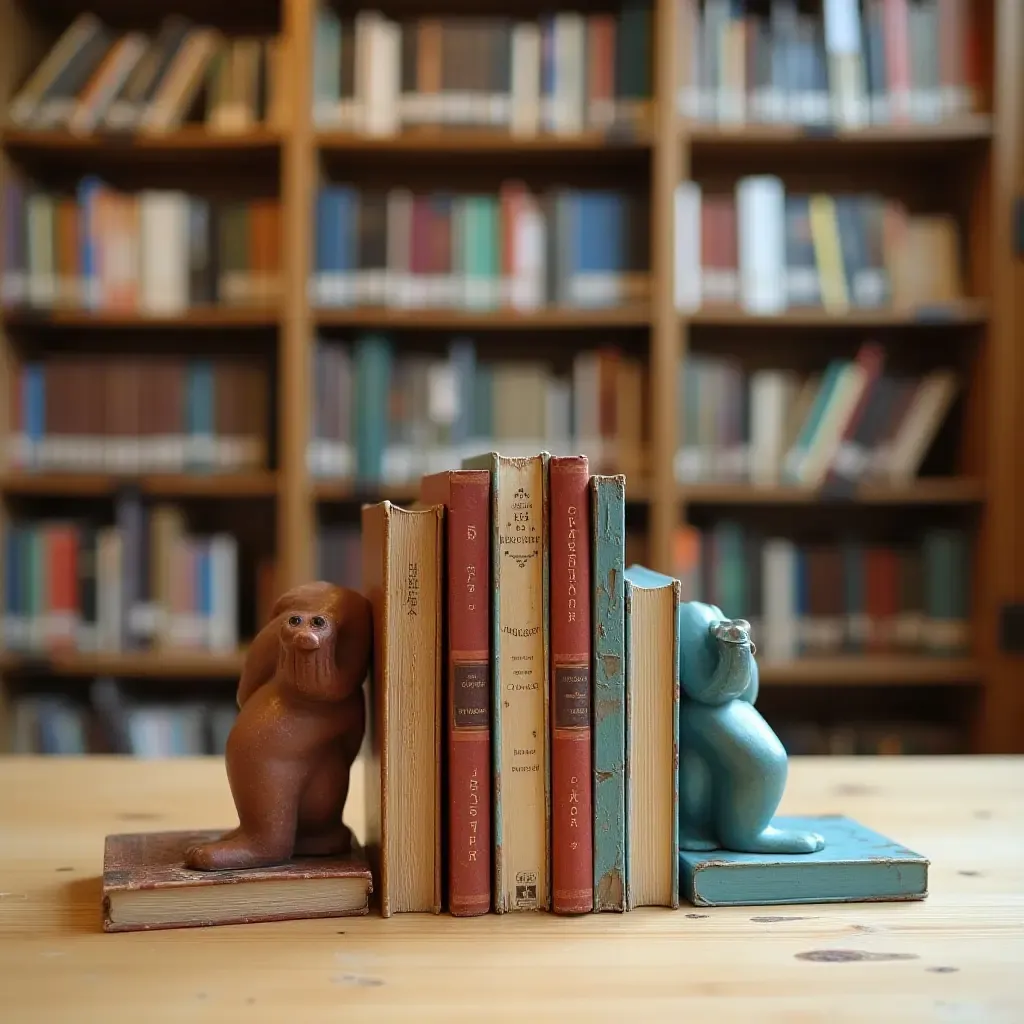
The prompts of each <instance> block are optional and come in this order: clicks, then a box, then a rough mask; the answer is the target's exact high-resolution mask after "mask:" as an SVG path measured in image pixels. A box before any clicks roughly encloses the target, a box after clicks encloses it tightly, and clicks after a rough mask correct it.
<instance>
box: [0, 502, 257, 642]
mask: <svg viewBox="0 0 1024 1024" xmlns="http://www.w3.org/2000/svg"><path fill="white" fill-rule="evenodd" d="M4 551H5V588H4V590H5V593H4V615H3V627H4V643H5V646H6V647H7V648H9V649H10V650H12V651H16V652H20V653H26V654H36V653H38V654H46V653H49V652H54V651H60V650H71V651H76V650H77V651H86V652H90V651H91V652H121V651H127V650H132V649H154V650H203V651H210V652H215V653H231V652H233V651H235V650H236V649H237V647H238V638H239V608H238V587H239V584H238V542H237V540H236V539H235V538H234V537H233V536H231V535H229V534H226V533H216V534H211V535H195V534H190V533H188V532H187V530H186V524H185V521H184V517H183V514H182V512H181V511H180V510H179V509H177V508H175V507H173V506H165V505H158V506H156V507H154V508H152V509H151V510H146V509H144V508H143V507H142V505H141V503H140V502H139V501H138V500H137V499H136V498H134V497H132V496H130V495H126V496H123V497H119V498H118V499H117V501H116V503H115V514H114V523H113V525H97V524H93V523H90V522H87V521H85V520H80V519H76V520H67V519H53V520H40V521H38V522H20V521H14V522H10V523H8V524H7V526H6V539H5V545H4Z"/></svg>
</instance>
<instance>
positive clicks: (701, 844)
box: [679, 834, 721, 853]
mask: <svg viewBox="0 0 1024 1024" xmlns="http://www.w3.org/2000/svg"><path fill="white" fill-rule="evenodd" d="M679 849H680V850H689V851H691V852H692V853H707V852H708V851H709V850H720V849H721V847H720V846H719V845H718V843H717V842H716V841H715V840H714V839H706V838H704V836H696V835H682V834H680V836H679Z"/></svg>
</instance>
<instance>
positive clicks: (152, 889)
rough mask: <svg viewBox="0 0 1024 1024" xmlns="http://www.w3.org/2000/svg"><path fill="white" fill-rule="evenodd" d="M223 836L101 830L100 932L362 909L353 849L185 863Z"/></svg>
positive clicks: (364, 874) (362, 884) (364, 882)
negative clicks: (250, 863) (259, 863)
mask: <svg viewBox="0 0 1024 1024" xmlns="http://www.w3.org/2000/svg"><path fill="white" fill-rule="evenodd" d="M223 834H224V830H219V831H216V832H148V833H134V834H128V835H112V836H107V839H106V844H105V847H104V853H103V930H104V931H106V932H132V931H151V930H155V929H161V928H199V927H209V926H211V925H217V924H248V923H254V922H259V921H291V920H298V919H302V918H312V917H354V916H358V915H361V914H366V913H367V912H368V910H369V900H370V893H372V892H373V882H372V877H371V874H370V868H369V866H368V865H367V862H366V859H365V857H364V855H363V852H362V851H361V850H360V849H359V848H358V847H353V850H352V852H351V853H349V854H347V855H346V856H344V857H295V858H293V859H292V860H290V861H288V862H287V863H284V864H281V865H280V866H278V867H263V868H249V869H246V870H239V871H195V870H192V869H190V868H187V867H186V866H185V851H186V850H187V849H189V848H190V847H193V846H195V845H196V844H197V843H203V842H212V841H213V840H216V839H218V838H219V837H220V836H222V835H223Z"/></svg>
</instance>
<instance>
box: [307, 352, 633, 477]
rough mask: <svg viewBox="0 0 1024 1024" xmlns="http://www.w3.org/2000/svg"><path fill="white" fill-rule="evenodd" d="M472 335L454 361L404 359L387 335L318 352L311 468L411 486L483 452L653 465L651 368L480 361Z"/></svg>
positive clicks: (600, 362)
mask: <svg viewBox="0 0 1024 1024" xmlns="http://www.w3.org/2000/svg"><path fill="white" fill-rule="evenodd" d="M483 354H484V353H482V351H480V347H479V346H478V344H477V343H476V341H475V340H474V339H472V338H468V337H465V336H458V337H455V338H453V339H452V341H451V342H450V344H449V346H448V351H447V353H445V354H421V353H415V354H413V353H406V352H402V351H400V350H398V349H397V347H396V346H395V345H394V343H393V342H392V340H391V339H390V338H389V337H388V336H386V335H382V334H376V333H370V334H365V335H361V336H357V337H356V339H355V340H354V341H353V343H352V344H351V345H348V344H344V343H341V342H335V341H332V340H329V339H327V338H324V337H321V338H318V339H317V342H316V348H315V355H314V359H315V368H316V373H315V375H314V379H315V383H314V385H313V387H314V393H313V396H312V401H311V406H312V408H311V418H312V421H313V422H312V429H311V439H310V444H309V449H308V455H307V458H308V462H309V466H310V470H311V472H312V474H313V475H314V476H315V477H318V478H320V479H331V478H334V479H354V480H357V481H359V482H360V483H362V484H369V485H372V484H389V485H396V486H402V485H406V486H410V487H413V486H414V485H415V483H416V480H417V477H416V473H417V472H418V470H419V469H420V468H421V467H422V468H425V469H426V471H427V472H428V473H436V472H442V471H443V470H445V469H446V468H448V467H450V466H452V465H453V464H456V463H458V462H459V461H460V460H461V459H463V458H465V457H467V456H468V455H469V454H471V453H472V452H475V451H479V450H480V449H481V448H485V447H487V446H488V445H491V446H493V447H495V448H498V447H500V449H501V450H502V452H504V453H507V454H509V455H516V456H523V457H525V456H528V455H530V454H531V453H534V452H536V451H537V450H538V449H539V448H540V447H542V446H543V447H545V448H548V449H550V450H551V451H552V454H556V455H571V454H573V453H574V452H583V453H585V454H586V455H587V457H588V459H589V464H590V467H591V469H592V470H598V469H602V468H607V469H609V470H610V469H613V468H614V469H616V470H618V469H621V470H623V471H628V472H630V473H635V474H637V475H639V474H640V473H642V472H643V469H644V467H645V464H646V462H645V456H644V444H643V435H642V422H643V415H642V408H643V390H644V380H645V374H646V367H645V366H644V364H643V362H641V361H640V360H639V359H638V358H636V357H634V356H632V355H629V354H626V353H624V352H622V351H619V350H618V349H614V348H611V347H601V348H597V349H592V350H587V351H583V352H580V353H578V354H576V355H574V356H573V358H572V362H571V365H570V367H569V369H568V372H567V371H566V369H565V368H564V365H563V366H556V365H553V364H552V363H550V362H548V361H547V360H545V359H543V358H531V357H529V356H524V357H523V358H519V359H516V360H511V359H509V360H496V361H492V360H490V359H485V358H481V356H482V355H483Z"/></svg>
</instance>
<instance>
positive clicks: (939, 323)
mask: <svg viewBox="0 0 1024 1024" xmlns="http://www.w3.org/2000/svg"><path fill="white" fill-rule="evenodd" d="M988 312H989V311H988V305H987V303H985V302H983V301H981V300H978V299H964V300H961V301H959V302H952V303H948V304H946V305H943V306H929V307H922V308H920V309H916V310H899V309H851V310H850V311H849V312H848V313H828V312H826V311H825V310H817V309H808V310H802V309H801V310H790V311H788V312H785V313H778V314H774V315H764V314H756V313H747V312H745V311H744V310H742V309H740V308H738V307H737V308H733V307H722V308H709V309H702V310H698V311H697V312H695V313H687V314H683V315H682V316H681V317H680V319H681V320H683V321H684V322H685V323H688V324H690V325H691V326H695V327H813V328H829V327H844V328H850V327H853V328H858V327H864V328H873V327H904V328H909V327H914V328H918V327H924V328H928V329H930V330H932V329H935V328H936V327H947V326H950V327H952V326H968V325H971V326H973V325H978V324H984V323H985V322H986V321H987V320H988Z"/></svg>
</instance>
